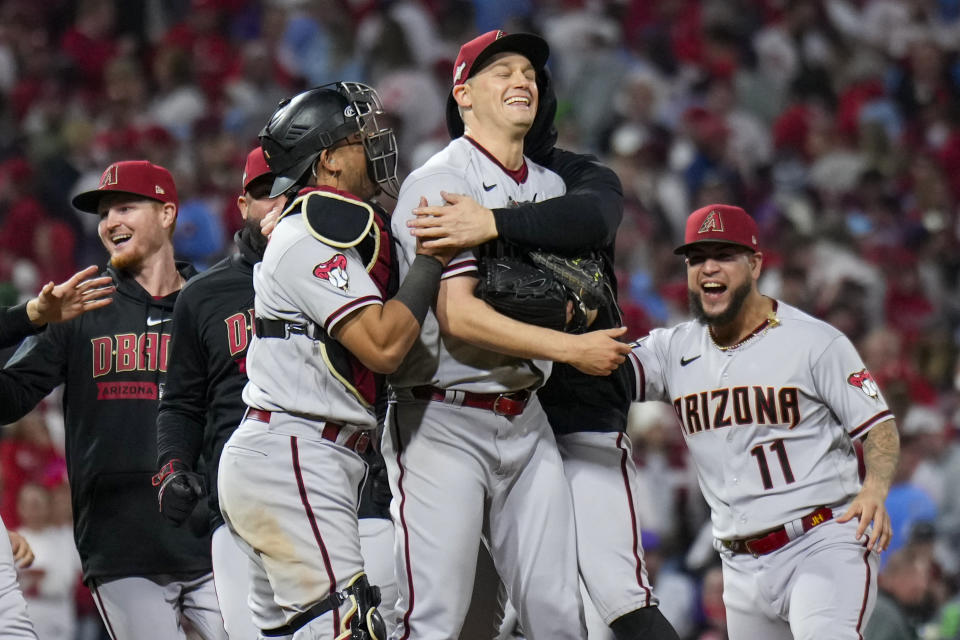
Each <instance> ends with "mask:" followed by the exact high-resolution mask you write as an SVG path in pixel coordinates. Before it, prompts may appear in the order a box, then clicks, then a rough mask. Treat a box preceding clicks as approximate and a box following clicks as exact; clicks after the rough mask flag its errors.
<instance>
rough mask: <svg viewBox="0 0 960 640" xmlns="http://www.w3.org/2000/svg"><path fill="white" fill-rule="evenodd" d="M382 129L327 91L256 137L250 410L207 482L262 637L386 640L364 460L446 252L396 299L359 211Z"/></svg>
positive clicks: (387, 185)
mask: <svg viewBox="0 0 960 640" xmlns="http://www.w3.org/2000/svg"><path fill="white" fill-rule="evenodd" d="M383 121H384V113H383V110H382V107H381V103H380V99H379V96H377V94H376V92H375V91H374V90H373V89H371V88H370V87H368V86H366V85H362V84H359V83H352V82H337V83H333V84H330V85H324V86H322V87H318V88H314V89H310V90H308V91H306V92H303V93H301V94H299V95H297V96H294V97H293V98H291V99H288V100H284V101H283V102H281V103H280V106H279V107H278V109H277V111H276V112H275V113H274V115H273V116H272V118H271V120H270V122H269V123H268V124H267V126H266V127H265V128H264V129H263V131H262V132H261V135H260V140H261V145H262V147H263V150H264V156H265V158H266V159H267V163H268V164H269V166H270V169H271V171H272V172H273V173H274V174H275V175H276V179H275V181H274V183H273V188H272V191H271V194H270V195H271V197H272V196H278V195H285V196H286V197H287V205H286V207H285V209H284V211H283V213H282V216H281V218H280V221H279V222H278V223H277V226H276V228H275V229H274V231H273V233H272V235H271V239H270V243H269V244H268V245H267V249H266V251H265V253H264V256H263V261H262V262H261V263H259V264H257V265H256V266H255V267H254V273H253V285H254V290H255V293H256V297H255V303H254V311H255V316H256V321H255V324H256V335H255V336H254V338H253V339H252V340H251V343H250V347H249V350H248V352H247V374H248V377H249V382H248V383H247V385H246V386H245V387H244V390H243V400H244V402H246V404H247V405H248V407H249V408H248V409H247V412H246V414H245V416H244V419H243V421H242V422H241V423H240V426H239V427H238V428H237V430H236V431H235V432H234V433H233V434H232V435H231V436H230V439H229V440H228V441H227V444H226V445H225V447H224V450H223V454H222V457H221V460H220V473H219V479H218V483H219V493H220V507H221V511H222V514H223V517H224V520H225V521H226V524H227V526H228V527H229V529H230V532H231V535H233V536H234V538H235V539H236V540H237V542H238V544H239V545H240V546H241V548H242V549H243V550H244V552H245V553H246V554H247V556H248V557H249V558H250V560H251V562H250V563H249V569H250V572H251V583H252V586H251V593H250V598H249V603H250V606H251V610H252V614H253V621H254V623H255V624H256V626H257V627H259V629H260V634H261V635H262V636H263V637H268V638H272V637H293V638H296V639H297V640H301V639H305V638H311V639H324V640H332V639H334V638H336V639H337V640H346V639H348V638H349V639H353V640H367V639H372V640H382V639H383V638H385V637H386V632H385V628H384V621H383V620H382V618H381V615H380V613H379V612H378V609H377V605H378V604H379V603H380V592H379V590H378V588H377V587H376V586H375V585H371V584H370V583H369V580H368V578H367V576H366V573H365V570H364V562H363V558H362V556H361V545H360V534H359V530H358V520H357V509H358V504H357V503H358V493H359V490H360V487H361V484H362V483H363V482H364V479H365V477H366V473H367V465H366V463H365V460H364V458H363V457H362V455H363V454H364V452H365V451H366V449H367V448H368V447H369V446H372V445H371V435H370V434H371V432H372V431H373V430H374V429H375V428H376V426H377V418H376V411H375V403H376V400H377V397H378V395H380V394H381V392H382V382H383V375H382V374H384V373H388V372H391V371H393V370H394V369H395V368H396V367H397V366H398V365H399V363H400V360H401V359H402V358H403V356H404V355H405V354H406V352H407V350H408V349H409V348H410V345H411V344H413V341H414V340H415V338H416V336H417V334H418V333H419V332H420V325H421V323H422V322H423V319H424V316H425V315H426V313H427V309H428V307H429V305H430V303H431V302H432V301H433V299H434V297H435V296H436V291H437V286H438V282H439V277H440V273H441V270H442V268H443V265H444V263H445V262H446V259H447V258H448V257H449V255H450V254H449V253H448V254H447V255H443V254H441V253H438V254H437V255H438V257H433V256H431V255H427V254H426V253H421V254H418V256H417V257H416V258H415V259H414V260H413V262H414V264H413V265H412V266H411V268H410V269H409V271H408V273H407V274H406V278H405V280H404V282H403V284H402V285H400V286H399V288H398V287H396V283H395V276H394V274H395V270H394V269H392V268H391V261H392V244H391V240H390V236H389V229H388V226H387V222H386V217H385V214H384V213H383V211H382V210H380V209H379V208H377V207H376V206H374V205H372V204H371V203H370V202H368V200H369V199H370V198H372V197H373V196H375V195H376V194H377V193H379V192H380V190H381V189H384V190H387V191H388V192H391V193H395V189H396V142H395V139H394V135H393V131H392V130H391V129H389V128H387V127H385V126H383ZM388 604H389V603H388Z"/></svg>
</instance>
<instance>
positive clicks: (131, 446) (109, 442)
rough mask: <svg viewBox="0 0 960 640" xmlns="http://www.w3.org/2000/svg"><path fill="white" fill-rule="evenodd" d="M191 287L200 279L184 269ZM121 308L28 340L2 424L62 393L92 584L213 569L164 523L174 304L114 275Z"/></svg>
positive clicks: (17, 359) (16, 362) (4, 389)
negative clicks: (161, 419) (162, 464)
mask: <svg viewBox="0 0 960 640" xmlns="http://www.w3.org/2000/svg"><path fill="white" fill-rule="evenodd" d="M177 270H178V271H179V272H180V275H181V276H183V277H184V278H185V279H189V278H190V277H191V276H193V275H195V274H196V270H195V269H194V268H193V267H192V266H191V265H189V264H185V263H178V264H177ZM106 274H107V275H110V276H112V277H113V279H114V282H115V283H116V285H117V291H116V293H114V294H113V303H112V304H110V305H108V306H106V307H104V308H102V309H98V310H96V311H93V312H90V313H86V314H83V315H81V316H79V317H77V318H74V319H72V320H70V321H68V322H64V323H61V324H55V325H51V326H48V327H47V328H46V331H44V332H43V333H41V334H39V335H36V336H33V337H31V338H29V339H27V340H26V341H25V342H24V343H23V344H21V345H20V348H19V349H18V350H17V352H16V353H15V354H14V355H13V357H12V358H11V359H10V361H9V362H8V363H7V366H6V367H5V368H4V369H2V370H0V423H4V424H6V423H10V422H14V421H15V420H18V419H20V418H21V417H22V416H23V415H24V414H26V413H28V412H29V411H30V410H31V409H33V408H34V407H35V406H36V405H37V404H38V403H39V402H40V401H41V400H42V399H43V398H44V397H46V396H47V394H49V393H50V391H52V390H53V389H54V388H55V387H57V386H58V385H59V384H61V383H66V387H65V389H64V394H63V410H64V427H65V431H66V457H67V471H68V474H69V479H70V489H71V498H72V503H73V514H74V537H75V539H76V543H77V549H78V550H79V552H80V559H81V561H82V563H83V577H84V580H85V581H89V580H90V579H91V578H110V577H124V576H146V575H154V574H169V575H174V576H177V577H190V576H199V575H202V574H204V573H207V572H209V571H210V569H211V563H210V542H209V539H203V538H197V537H195V536H194V535H193V534H191V532H190V531H188V530H186V529H178V528H176V527H174V526H173V525H172V524H170V523H169V522H167V521H166V520H165V519H164V518H163V517H162V516H161V514H160V511H159V508H158V505H157V498H156V489H154V487H153V486H152V485H151V482H150V479H151V476H152V475H153V474H154V473H155V472H156V467H155V465H156V460H157V429H156V420H157V407H158V405H159V398H160V396H162V395H163V386H164V380H165V377H166V371H167V356H168V353H169V342H170V329H171V325H172V317H173V316H172V314H173V304H174V302H175V301H176V298H177V295H178V293H179V292H176V293H171V294H170V295H168V296H165V297H163V298H159V299H155V298H153V297H152V296H151V295H150V294H149V293H147V291H146V290H145V289H143V287H141V286H140V284H139V283H137V281H136V280H135V279H134V278H132V277H131V276H130V275H128V274H126V273H124V272H118V271H115V270H113V269H107V272H106Z"/></svg>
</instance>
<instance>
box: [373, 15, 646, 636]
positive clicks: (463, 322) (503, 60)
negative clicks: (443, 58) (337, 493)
mask: <svg viewBox="0 0 960 640" xmlns="http://www.w3.org/2000/svg"><path fill="white" fill-rule="evenodd" d="M548 53H549V52H548V48H547V44H546V42H545V41H544V40H543V39H542V38H540V37H539V36H535V35H532V34H510V35H507V34H504V33H503V32H502V31H491V32H488V33H486V34H483V35H481V36H479V37H477V38H475V39H474V40H471V41H470V42H468V43H466V44H464V45H463V46H462V47H461V49H460V53H459V55H458V57H457V61H456V64H455V65H454V77H453V89H452V90H451V94H450V97H449V100H448V105H449V106H448V108H452V109H455V110H457V111H458V112H459V113H460V114H461V115H462V118H463V122H464V130H465V132H464V135H463V136H462V137H458V138H456V139H455V140H453V141H451V142H450V144H449V145H448V146H447V147H446V148H444V149H443V150H442V151H440V152H439V153H437V154H436V155H434V156H433V157H432V158H431V159H430V160H428V161H427V163H426V164H425V165H423V166H422V167H420V168H419V169H417V170H416V171H414V172H413V173H412V174H410V176H409V177H408V178H407V179H406V180H405V181H404V183H403V186H402V188H401V190H400V195H399V197H398V200H397V207H396V209H395V212H394V214H393V217H392V221H391V224H392V226H393V229H394V233H395V236H396V238H397V241H398V244H399V247H400V251H399V257H400V260H399V265H400V273H401V274H404V273H407V271H408V270H412V269H413V267H414V266H415V260H414V251H415V248H416V246H417V245H416V243H415V238H414V237H413V236H412V235H411V234H410V232H409V229H408V228H407V226H406V225H407V222H408V221H410V220H411V219H412V218H413V216H414V214H413V210H414V209H415V208H418V207H420V206H426V205H428V204H432V205H439V204H441V203H442V201H443V200H442V195H441V194H442V193H458V194H466V195H469V196H470V197H471V198H473V199H474V200H475V201H476V202H478V203H480V204H481V205H482V206H484V207H490V208H496V207H506V206H509V205H510V203H511V202H516V203H523V202H533V201H540V200H543V199H546V198H552V197H555V196H560V195H562V194H563V193H564V184H563V180H562V179H561V178H560V177H559V176H558V175H557V174H555V173H553V172H551V171H548V170H546V169H545V168H544V167H542V166H540V165H537V164H535V163H533V162H530V161H528V160H527V158H525V157H524V155H523V145H524V136H525V134H526V133H527V131H528V130H529V129H530V127H531V125H532V123H533V120H534V117H535V114H536V113H537V107H538V87H537V76H538V74H539V73H541V71H542V69H543V65H544V63H545V62H546V59H547V56H548ZM477 263H478V260H477V256H476V254H475V253H474V252H472V251H468V252H463V253H460V254H458V255H457V256H456V257H454V258H453V259H452V260H451V261H450V263H449V264H448V266H447V268H446V269H445V270H444V273H443V277H442V280H441V284H440V289H439V293H438V298H437V304H436V306H435V308H434V311H433V312H432V313H428V314H427V316H426V320H425V322H424V328H423V331H422V333H421V336H420V339H419V340H418V341H417V342H416V344H415V345H414V346H413V348H412V349H411V350H410V353H409V354H408V356H407V357H406V359H405V360H404V362H403V365H402V366H401V367H400V368H399V369H398V371H397V372H396V374H395V375H393V376H392V377H391V386H392V387H393V389H394V391H395V394H396V402H394V403H393V404H391V406H390V410H389V412H388V419H387V425H386V428H385V430H384V436H383V455H384V460H385V462H386V464H387V468H388V472H389V475H390V485H391V489H392V490H393V495H394V500H393V503H392V505H391V510H392V514H393V519H394V523H395V526H396V527H397V531H396V535H397V549H398V552H399V554H398V557H397V569H398V575H397V582H398V589H399V592H400V598H399V601H398V606H397V613H398V615H399V616H400V620H399V624H398V626H397V629H396V631H395V632H394V633H393V635H392V636H391V637H392V638H395V639H401V640H406V639H407V638H416V639H417V640H434V639H436V640H441V639H442V640H447V639H449V638H456V637H459V635H460V632H461V630H462V628H463V623H464V617H465V615H466V613H467V608H468V605H469V604H470V597H471V590H472V586H473V583H474V576H475V573H476V558H477V553H476V552H477V546H478V544H479V543H480V541H481V539H482V540H483V541H484V542H485V543H486V544H487V546H488V548H489V551H490V555H491V556H492V558H493V561H494V564H495V565H496V569H497V571H498V573H499V574H500V577H501V579H502V580H503V583H504V585H505V587H506V591H507V593H508V595H509V597H510V600H511V602H512V603H513V604H514V605H515V606H516V608H517V611H518V615H519V618H520V621H521V623H522V625H523V628H524V630H525V632H526V633H527V634H528V636H529V637H531V638H539V637H542V638H553V639H561V638H571V639H573V638H578V639H582V638H583V637H585V629H584V623H583V616H582V603H581V600H580V595H579V588H578V578H577V561H576V542H575V533H574V523H573V510H572V501H571V497H570V492H569V489H568V487H567V485H566V482H565V480H564V475H563V464H562V461H561V460H560V455H559V452H558V450H557V445H556V440H555V439H554V436H553V433H552V432H551V430H550V426H549V424H548V423H547V420H546V416H545V414H544V412H543V409H542V408H541V406H540V404H539V401H538V400H537V397H536V395H535V394H534V393H533V392H534V390H536V389H537V388H539V387H540V386H541V385H542V384H543V382H544V380H545V379H546V378H547V376H548V375H549V373H550V370H551V361H561V362H568V363H570V364H572V365H574V366H576V367H578V368H581V369H583V370H585V371H586V372H587V373H591V374H593V375H606V374H609V372H610V371H611V370H613V369H615V368H617V366H619V364H620V362H621V358H622V356H623V355H625V354H626V353H627V352H628V351H629V349H628V348H626V346H625V345H624V344H622V343H620V342H618V341H617V340H616V339H615V338H616V336H617V335H619V334H620V333H622V330H619V329H618V330H610V329H607V330H601V331H593V332H589V333H583V334H571V333H563V332H561V331H557V330H552V329H548V328H546V327H545V326H536V325H534V324H527V323H525V322H521V321H519V320H517V319H514V318H511V317H507V316H505V315H503V314H501V313H498V312H497V311H496V310H494V308H493V307H491V306H490V305H488V304H487V303H486V302H485V301H484V300H483V299H480V298H478V297H477V296H476V295H475V293H476V292H477V290H478V283H479V282H480V276H479V274H478V264H477ZM411 272H412V271H411Z"/></svg>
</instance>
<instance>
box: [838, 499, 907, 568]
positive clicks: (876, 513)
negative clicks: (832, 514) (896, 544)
mask: <svg viewBox="0 0 960 640" xmlns="http://www.w3.org/2000/svg"><path fill="white" fill-rule="evenodd" d="M886 497H887V495H886V492H885V491H881V490H880V489H877V488H875V487H872V486H871V485H869V484H864V485H863V488H862V489H861V490H860V493H858V494H857V497H856V498H854V499H853V502H852V503H851V504H850V508H849V509H847V510H846V512H845V513H844V514H843V515H841V516H840V517H839V518H837V522H847V521H849V520H852V519H853V518H859V521H860V524H859V526H858V527H857V538H856V539H857V540H860V539H861V538H862V537H863V535H864V534H865V533H866V531H867V528H868V527H869V526H870V524H871V523H873V530H872V531H871V532H870V536H869V538H868V540H867V549H870V550H874V551H876V552H877V553H881V552H882V551H883V550H884V549H886V548H887V547H888V546H889V545H890V540H891V538H893V527H892V525H891V524H890V514H889V513H888V512H887V508H886V506H885V505H884V502H885V500H886Z"/></svg>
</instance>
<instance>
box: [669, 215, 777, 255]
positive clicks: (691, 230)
mask: <svg viewBox="0 0 960 640" xmlns="http://www.w3.org/2000/svg"><path fill="white" fill-rule="evenodd" d="M758 235H759V234H758V233H757V223H756V222H754V220H753V218H751V217H750V214H748V213H747V212H746V211H744V210H743V209H741V208H740V207H734V206H732V205H729V204H708V205H707V206H705V207H702V208H700V209H697V210H696V211H694V212H693V213H691V214H690V216H689V217H688V218H687V229H686V233H684V234H683V244H682V245H680V246H679V247H677V248H676V249H674V250H673V252H674V253H676V254H684V253H686V252H687V249H689V248H690V247H691V246H692V245H695V244H700V243H701V242H725V243H728V244H737V245H740V246H742V247H746V248H747V249H750V250H751V251H757V250H758V248H759V246H760V245H759V243H758V242H757V236H758Z"/></svg>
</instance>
